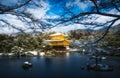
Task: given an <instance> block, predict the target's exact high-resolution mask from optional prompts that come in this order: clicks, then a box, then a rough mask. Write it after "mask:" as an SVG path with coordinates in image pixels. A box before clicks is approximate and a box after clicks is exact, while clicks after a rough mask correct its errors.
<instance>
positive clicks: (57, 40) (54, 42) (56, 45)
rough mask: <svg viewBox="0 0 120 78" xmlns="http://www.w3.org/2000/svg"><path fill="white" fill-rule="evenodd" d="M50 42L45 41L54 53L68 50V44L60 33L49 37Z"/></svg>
mask: <svg viewBox="0 0 120 78" xmlns="http://www.w3.org/2000/svg"><path fill="white" fill-rule="evenodd" d="M50 37H51V40H46V41H47V42H48V43H49V44H50V45H51V46H52V47H53V49H55V50H56V51H62V52H63V51H67V50H68V49H69V45H70V42H69V41H68V40H67V39H66V36H65V35H64V34H62V33H56V34H52V35H50Z"/></svg>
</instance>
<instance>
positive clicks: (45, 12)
mask: <svg viewBox="0 0 120 78" xmlns="http://www.w3.org/2000/svg"><path fill="white" fill-rule="evenodd" d="M16 1H17V0H0V2H2V3H5V4H9V5H10V6H11V4H14V3H16ZM72 1H73V0H41V2H40V3H41V5H42V6H43V7H42V8H36V7H34V8H33V6H32V7H30V8H28V9H27V11H29V12H30V13H32V14H33V16H34V17H35V18H37V19H41V20H42V21H45V19H46V18H47V19H48V18H50V19H54V18H59V17H60V15H62V14H64V13H65V12H66V11H67V10H68V9H70V11H71V12H73V13H74V14H78V13H80V12H86V11H89V10H90V8H91V6H93V4H92V3H91V2H87V3H81V2H79V0H74V2H72ZM111 12H113V13H115V12H116V11H115V10H111ZM67 16H69V15H67ZM98 17H99V19H96V21H99V22H104V21H106V20H108V19H111V18H108V17H103V16H98ZM0 19H5V20H7V21H8V22H10V23H11V24H13V25H16V26H17V27H18V28H22V29H25V30H26V32H30V31H32V30H28V27H29V26H27V25H25V23H23V22H21V21H20V20H18V19H17V17H16V16H14V15H10V14H6V15H4V14H3V15H0ZM9 19H10V20H9ZM89 21H91V20H87V22H89ZM45 22H46V21H45ZM0 24H1V23H0ZM52 24H53V25H54V23H52ZM84 28H85V27H84V26H83V25H80V24H71V25H68V26H65V25H64V24H62V25H59V26H58V27H55V28H52V29H47V30H46V31H57V32H67V31H69V30H74V29H84ZM39 31H40V30H39ZM12 32H17V30H14V29H12V28H10V27H3V28H1V29H0V33H12Z"/></svg>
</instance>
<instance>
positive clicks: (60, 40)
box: [46, 40, 64, 42]
mask: <svg viewBox="0 0 120 78" xmlns="http://www.w3.org/2000/svg"><path fill="white" fill-rule="evenodd" d="M46 41H48V42H55V41H64V40H46Z"/></svg>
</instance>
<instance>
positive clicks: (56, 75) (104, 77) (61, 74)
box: [0, 53, 120, 78]
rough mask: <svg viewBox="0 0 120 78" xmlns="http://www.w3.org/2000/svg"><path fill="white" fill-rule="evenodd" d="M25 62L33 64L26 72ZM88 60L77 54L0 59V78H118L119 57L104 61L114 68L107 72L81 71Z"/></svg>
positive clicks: (86, 57)
mask: <svg viewBox="0 0 120 78" xmlns="http://www.w3.org/2000/svg"><path fill="white" fill-rule="evenodd" d="M26 60H27V61H29V62H31V63H32V64H33V66H32V67H31V68H30V69H28V70H24V69H23V68H22V64H23V62H24V61H26ZM88 60H89V58H88V56H86V55H81V54H79V53H72V54H70V55H67V56H57V57H45V56H43V57H20V58H8V57H0V78H115V77H117V78H120V57H108V59H106V61H105V62H107V63H109V64H111V65H114V68H115V70H114V71H109V72H96V71H88V70H86V69H81V67H84V66H85V65H86V63H87V62H88Z"/></svg>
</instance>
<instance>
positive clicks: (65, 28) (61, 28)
mask: <svg viewBox="0 0 120 78" xmlns="http://www.w3.org/2000/svg"><path fill="white" fill-rule="evenodd" d="M76 29H85V27H84V26H83V25H80V24H72V25H68V26H59V27H54V28H52V29H48V30H46V31H48V32H49V31H55V32H68V31H70V30H76Z"/></svg>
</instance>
